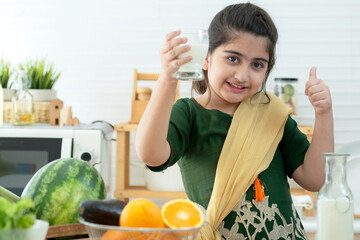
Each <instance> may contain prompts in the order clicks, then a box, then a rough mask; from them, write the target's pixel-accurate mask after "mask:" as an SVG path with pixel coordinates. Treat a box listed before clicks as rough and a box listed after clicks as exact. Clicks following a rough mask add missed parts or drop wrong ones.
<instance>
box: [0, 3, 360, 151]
mask: <svg viewBox="0 0 360 240" xmlns="http://www.w3.org/2000/svg"><path fill="white" fill-rule="evenodd" d="M236 2H239V1H231V0H226V1H224V0H222V1H219V0H174V1H169V0H132V1H124V0H102V1H99V0H98V1H97V0H62V1H54V0H43V1H42V0H17V1H16V0H0V56H2V57H5V58H6V59H8V60H10V61H11V62H12V63H13V64H17V63H19V62H21V61H24V60H26V59H27V58H31V59H33V58H36V57H38V58H42V57H45V56H46V57H47V59H48V60H49V61H50V62H53V63H54V64H55V67H56V69H58V70H61V72H62V75H61V78H60V80H59V82H58V83H57V84H56V85H55V89H56V90H57V91H58V97H59V98H60V99H61V100H63V101H64V104H65V105H70V106H72V109H73V114H74V116H77V117H78V118H79V119H80V121H82V122H86V123H90V122H92V121H94V120H104V121H108V122H110V123H112V124H117V123H121V122H127V121H128V120H130V110H131V95H132V90H133V89H132V83H133V82H132V81H133V80H132V79H133V78H132V77H133V69H134V68H138V69H139V71H142V72H158V71H159V69H160V63H159V59H158V50H159V48H160V45H161V43H162V41H163V37H164V35H165V34H166V33H167V32H168V31H169V30H172V29H176V28H181V27H202V28H207V26H208V24H209V22H210V20H211V19H212V17H213V16H214V15H215V13H217V12H218V11H220V10H221V9H222V8H223V7H225V6H226V5H228V4H232V3H236ZM252 2H254V3H257V4H259V5H260V6H262V7H263V8H265V9H266V10H267V11H268V12H269V13H270V15H271V16H272V17H273V19H274V21H275V23H276V24H277V27H278V30H279V37H280V38H279V44H278V48H277V64H276V67H275V69H274V71H273V74H272V75H271V77H270V79H269V84H268V89H269V90H272V89H273V86H274V84H273V80H272V79H273V78H274V77H297V78H299V87H298V102H299V108H298V112H299V115H298V116H297V118H296V119H297V120H298V122H299V123H300V124H310V125H312V124H313V121H314V114H313V111H312V107H311V105H310V104H309V102H308V100H307V98H306V97H305V95H304V94H303V92H304V85H305V82H306V80H307V78H308V72H309V69H310V67H311V66H313V65H315V66H317V67H318V77H319V78H322V79H323V80H324V81H326V83H327V84H328V86H329V87H330V89H331V92H332V98H333V107H334V114H335V140H336V146H337V147H339V146H341V145H343V144H345V143H347V142H349V141H353V140H357V139H360V126H359V123H360V121H359V120H360V94H359V93H360V90H359V89H360V1H358V0H302V1H291V0H258V1H252ZM180 91H181V96H183V97H185V96H190V92H189V91H190V89H189V85H186V84H184V83H181V90H180ZM133 155H134V153H133Z"/></svg>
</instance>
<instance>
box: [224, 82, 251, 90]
mask: <svg viewBox="0 0 360 240" xmlns="http://www.w3.org/2000/svg"><path fill="white" fill-rule="evenodd" d="M227 83H228V84H229V85H230V86H232V87H234V88H237V89H245V88H246V87H243V86H238V85H236V84H233V83H231V82H227Z"/></svg>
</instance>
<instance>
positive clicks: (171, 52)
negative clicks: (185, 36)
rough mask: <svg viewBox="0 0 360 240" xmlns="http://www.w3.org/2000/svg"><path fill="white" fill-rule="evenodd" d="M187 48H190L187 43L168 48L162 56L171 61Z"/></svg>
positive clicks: (187, 49)
mask: <svg viewBox="0 0 360 240" xmlns="http://www.w3.org/2000/svg"><path fill="white" fill-rule="evenodd" d="M189 50H190V46H189V45H185V46H181V47H177V48H172V49H171V50H169V51H168V52H167V53H165V54H164V57H165V59H166V60H167V61H171V60H173V59H176V58H177V57H178V56H179V55H181V54H183V53H185V52H187V51H189Z"/></svg>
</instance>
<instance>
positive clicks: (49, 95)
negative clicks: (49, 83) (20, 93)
mask: <svg viewBox="0 0 360 240" xmlns="http://www.w3.org/2000/svg"><path fill="white" fill-rule="evenodd" d="M29 92H30V93H31V94H32V96H33V97H34V101H35V102H51V101H52V100H54V99H56V90H54V89H29Z"/></svg>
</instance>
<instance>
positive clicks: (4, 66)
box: [0, 59, 13, 88]
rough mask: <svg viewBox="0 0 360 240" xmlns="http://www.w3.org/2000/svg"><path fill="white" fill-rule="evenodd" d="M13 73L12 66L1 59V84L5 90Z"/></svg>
mask: <svg viewBox="0 0 360 240" xmlns="http://www.w3.org/2000/svg"><path fill="white" fill-rule="evenodd" d="M12 73H13V71H12V69H11V64H10V63H9V62H6V61H5V60H4V59H1V65H0V84H1V86H2V87H3V88H7V87H8V83H9V79H10V77H11V75H12Z"/></svg>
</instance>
